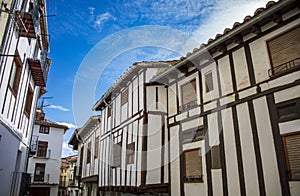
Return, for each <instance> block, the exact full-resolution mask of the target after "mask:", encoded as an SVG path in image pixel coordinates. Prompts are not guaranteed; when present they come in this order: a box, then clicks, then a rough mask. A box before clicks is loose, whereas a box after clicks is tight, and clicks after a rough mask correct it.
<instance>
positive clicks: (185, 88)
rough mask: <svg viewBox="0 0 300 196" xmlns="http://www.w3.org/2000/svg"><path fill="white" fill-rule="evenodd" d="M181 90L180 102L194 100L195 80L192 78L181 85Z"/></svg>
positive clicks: (185, 102) (184, 102)
mask: <svg viewBox="0 0 300 196" xmlns="http://www.w3.org/2000/svg"><path fill="white" fill-rule="evenodd" d="M181 92H182V104H183V105H185V104H187V103H190V102H192V101H195V100H196V99H197V98H196V97H197V96H196V80H192V81H190V82H188V83H186V84H184V85H182V86H181Z"/></svg>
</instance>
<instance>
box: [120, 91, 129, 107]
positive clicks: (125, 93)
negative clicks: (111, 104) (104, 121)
mask: <svg viewBox="0 0 300 196" xmlns="http://www.w3.org/2000/svg"><path fill="white" fill-rule="evenodd" d="M127 102H128V89H126V90H125V91H123V92H122V94H121V105H124V104H125V103H127Z"/></svg>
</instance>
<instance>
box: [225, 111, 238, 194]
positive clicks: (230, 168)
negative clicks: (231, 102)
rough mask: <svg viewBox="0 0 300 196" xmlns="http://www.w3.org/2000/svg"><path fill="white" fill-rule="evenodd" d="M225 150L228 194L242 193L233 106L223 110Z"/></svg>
mask: <svg viewBox="0 0 300 196" xmlns="http://www.w3.org/2000/svg"><path fill="white" fill-rule="evenodd" d="M222 119H223V136H224V150H225V157H226V159H225V160H226V166H227V167H226V175H227V183H228V195H235V196H238V195H240V190H239V188H238V187H240V181H239V173H238V163H237V155H236V144H235V133H234V127H233V119H232V113H231V108H228V109H225V110H222Z"/></svg>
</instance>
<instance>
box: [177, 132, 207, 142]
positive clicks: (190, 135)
mask: <svg viewBox="0 0 300 196" xmlns="http://www.w3.org/2000/svg"><path fill="white" fill-rule="evenodd" d="M203 133H204V129H203V128H197V129H191V130H185V131H183V132H182V140H183V143H184V144H187V143H191V142H196V141H200V140H202V139H203V138H204V136H203Z"/></svg>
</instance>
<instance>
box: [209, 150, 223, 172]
mask: <svg viewBox="0 0 300 196" xmlns="http://www.w3.org/2000/svg"><path fill="white" fill-rule="evenodd" d="M211 163H212V164H211V168H212V169H221V159H220V146H219V145H218V146H212V147H211Z"/></svg>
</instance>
